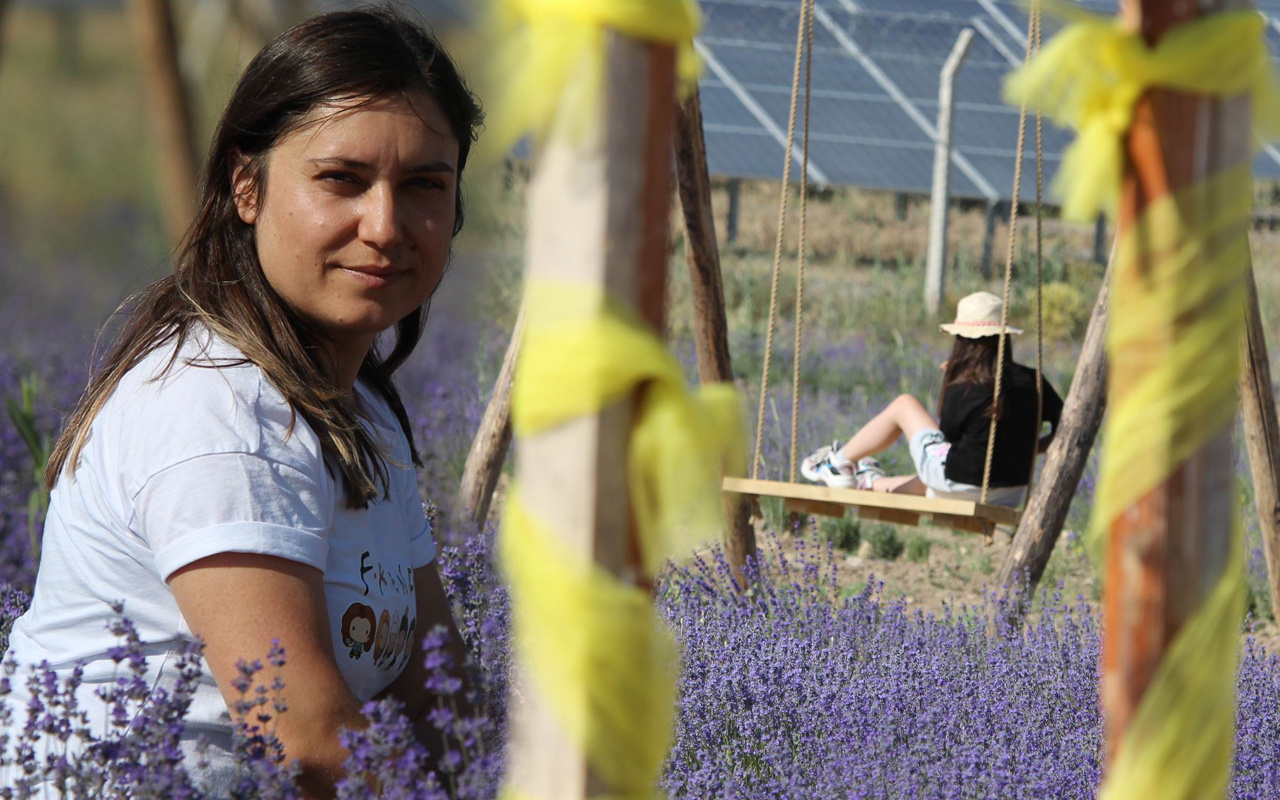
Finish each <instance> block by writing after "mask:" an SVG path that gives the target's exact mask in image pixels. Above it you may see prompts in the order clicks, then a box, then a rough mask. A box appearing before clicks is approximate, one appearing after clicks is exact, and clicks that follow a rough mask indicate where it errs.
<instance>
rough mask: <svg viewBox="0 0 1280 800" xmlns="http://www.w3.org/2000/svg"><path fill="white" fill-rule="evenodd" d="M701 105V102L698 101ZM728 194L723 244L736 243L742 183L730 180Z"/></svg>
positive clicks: (703, 147)
mask: <svg viewBox="0 0 1280 800" xmlns="http://www.w3.org/2000/svg"><path fill="white" fill-rule="evenodd" d="M699 105H701V101H699ZM702 149H703V151H704V152H705V150H706V144H705V143H703V146H702ZM725 188H726V189H727V190H728V193H729V214H728V224H727V226H726V227H727V228H728V230H726V231H725V244H737V243H738V217H739V215H740V214H741V213H742V206H741V202H742V197H741V195H742V181H740V180H738V179H737V178H730V179H729V183H728V185H726V187H725Z"/></svg>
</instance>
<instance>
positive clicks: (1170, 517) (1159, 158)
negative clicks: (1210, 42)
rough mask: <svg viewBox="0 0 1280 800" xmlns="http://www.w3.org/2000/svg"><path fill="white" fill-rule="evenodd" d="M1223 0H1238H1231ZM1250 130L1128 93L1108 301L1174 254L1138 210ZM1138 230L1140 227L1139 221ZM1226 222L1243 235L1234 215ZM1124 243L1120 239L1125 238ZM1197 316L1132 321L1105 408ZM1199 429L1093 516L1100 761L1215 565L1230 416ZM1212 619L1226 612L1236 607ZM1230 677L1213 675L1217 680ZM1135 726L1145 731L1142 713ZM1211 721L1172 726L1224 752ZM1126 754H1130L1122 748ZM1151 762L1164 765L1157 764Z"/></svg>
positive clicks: (1203, 102)
mask: <svg viewBox="0 0 1280 800" xmlns="http://www.w3.org/2000/svg"><path fill="white" fill-rule="evenodd" d="M1227 5H1228V4H1227V3H1219V4H1216V5H1215V6H1214V7H1213V8H1212V9H1210V8H1209V7H1205V8H1204V9H1203V13H1212V10H1218V9H1221V8H1223V7H1225V6H1227ZM1229 5H1230V7H1232V8H1240V7H1247V5H1242V4H1239V3H1234V2H1233V3H1230V4H1229ZM1201 14H1202V9H1201V8H1199V7H1197V5H1196V4H1191V3H1186V4H1182V3H1167V2H1163V0H1126V2H1124V3H1122V15H1123V16H1124V18H1125V20H1126V22H1127V23H1128V24H1129V25H1130V26H1131V27H1132V29H1134V30H1137V31H1140V32H1141V35H1142V36H1143V38H1144V39H1145V40H1146V41H1147V43H1148V44H1154V43H1156V42H1158V41H1159V40H1160V39H1161V38H1162V37H1163V36H1165V35H1166V34H1167V33H1168V32H1169V31H1170V30H1172V29H1174V28H1175V27H1176V26H1178V25H1179V24H1181V23H1186V22H1188V21H1190V20H1193V19H1194V18H1195V17H1197V16H1200V15H1201ZM1250 141H1251V137H1250V133H1249V103H1248V99H1247V97H1244V96H1241V97H1232V98H1226V99H1221V98H1214V97H1209V96H1203V95H1195V94H1189V93H1186V92H1178V91H1173V90H1169V89H1163V88H1158V87H1157V88H1153V89H1151V90H1149V91H1148V92H1147V93H1146V94H1145V95H1144V96H1143V97H1142V98H1141V99H1140V100H1139V101H1138V102H1137V105H1136V106H1135V108H1134V113H1133V117H1132V124H1131V126H1130V128H1129V131H1128V133H1127V134H1126V135H1125V141H1124V152H1125V154H1126V155H1127V158H1126V159H1125V165H1124V185H1123V188H1122V191H1121V195H1120V197H1121V200H1120V215H1119V231H1118V233H1117V238H1118V239H1119V241H1120V245H1119V247H1120V251H1119V253H1118V255H1117V262H1116V267H1115V271H1116V276H1115V279H1114V288H1115V293H1114V295H1113V297H1112V303H1113V304H1114V305H1115V306H1116V308H1117V309H1119V308H1122V307H1124V305H1125V302H1126V300H1125V298H1126V296H1133V297H1135V298H1138V297H1143V296H1145V295H1144V293H1145V292H1148V291H1150V282H1149V281H1146V280H1145V279H1144V276H1149V275H1151V274H1152V273H1153V272H1160V273H1169V272H1171V268H1173V267H1174V262H1170V261H1168V260H1169V259H1173V258H1176V256H1177V253H1176V251H1170V250H1168V249H1166V248H1169V247H1172V246H1173V245H1170V244H1168V243H1166V244H1164V245H1162V246H1158V247H1157V246H1152V245H1151V244H1149V243H1148V242H1147V241H1146V240H1145V239H1144V240H1141V241H1127V240H1126V236H1127V234H1129V232H1130V231H1132V230H1133V229H1134V228H1135V227H1136V226H1137V225H1138V224H1139V222H1140V220H1141V219H1142V218H1143V217H1144V214H1147V213H1148V212H1149V211H1150V210H1151V209H1153V208H1157V207H1158V206H1159V205H1160V204H1162V203H1163V204H1167V203H1168V202H1169V198H1170V197H1171V196H1174V195H1176V194H1178V193H1180V192H1183V191H1185V190H1187V189H1188V187H1191V186H1193V185H1195V184H1197V183H1200V182H1203V181H1207V180H1209V179H1211V178H1213V177H1214V176H1218V175H1221V174H1222V173H1223V172H1225V171H1227V170H1231V169H1233V168H1242V167H1243V165H1245V164H1246V163H1247V161H1248V159H1249V155H1250V153H1249V150H1250ZM1245 168H1247V167H1245ZM1228 194H1229V193H1228V192H1226V191H1223V197H1222V198H1218V199H1219V200H1220V201H1221V202H1223V203H1226V202H1234V201H1235V198H1234V197H1228ZM1212 205H1215V203H1212V202H1194V203H1190V204H1189V205H1188V207H1187V208H1185V209H1182V211H1183V214H1182V216H1181V217H1180V219H1179V221H1178V223H1177V224H1178V226H1179V227H1181V228H1182V229H1183V230H1190V229H1191V228H1192V227H1194V226H1197V225H1203V224H1204V223H1205V222H1206V221H1207V220H1208V218H1209V214H1210V213H1211V212H1212V211H1213V210H1214V209H1212V208H1211V206H1212ZM1245 213H1247V210H1246V212H1245ZM1144 230H1145V231H1147V232H1148V234H1149V235H1150V230H1151V228H1146V229H1144ZM1160 230H1161V232H1162V235H1164V234H1165V233H1167V234H1168V235H1166V236H1165V238H1169V237H1170V236H1173V235H1176V231H1172V232H1166V231H1165V229H1164V228H1161V229H1160ZM1239 233H1240V235H1245V234H1246V233H1247V226H1245V227H1244V228H1243V229H1242V230H1241V231H1240V232H1239ZM1227 235H1234V232H1231V233H1229V234H1227ZM1206 246H1207V247H1215V248H1216V249H1217V250H1219V251H1220V250H1223V249H1225V248H1226V246H1227V245H1226V242H1225V241H1224V242H1215V243H1213V244H1210V243H1206ZM1126 247H1128V248H1131V249H1130V250H1128V251H1127V252H1126ZM1219 261H1221V259H1219ZM1199 264H1200V261H1199V259H1197V261H1196V262H1194V265H1195V267H1197V268H1199ZM1218 266H1222V265H1221V264H1219V265H1218ZM1227 288H1230V287H1224V290H1223V291H1226V290H1227ZM1126 293H1129V294H1128V295H1126ZM1170 302H1171V301H1170ZM1200 312H1201V316H1200V317H1199V318H1198V319H1204V317H1203V315H1204V314H1213V313H1215V310H1214V309H1200ZM1198 319H1193V318H1188V317H1186V316H1185V315H1181V314H1168V315H1165V316H1162V317H1161V318H1159V319H1154V318H1153V319H1152V320H1151V324H1150V325H1149V326H1147V327H1146V328H1145V329H1144V330H1143V331H1141V332H1131V333H1130V334H1129V335H1130V336H1136V335H1139V334H1140V335H1141V337H1142V338H1141V341H1140V342H1138V345H1139V346H1132V347H1126V346H1117V348H1116V349H1113V352H1112V353H1111V357H1112V363H1111V368H1110V375H1109V378H1108V380H1109V382H1110V387H1109V406H1110V408H1111V409H1112V413H1113V414H1118V413H1119V411H1118V409H1119V408H1120V407H1121V406H1122V405H1123V404H1125V403H1126V401H1129V400H1130V397H1129V395H1130V393H1131V392H1132V391H1134V390H1135V388H1138V387H1141V386H1143V385H1144V383H1143V381H1144V379H1146V378H1148V377H1149V376H1150V375H1151V374H1152V371H1153V370H1156V369H1160V368H1161V367H1162V366H1165V365H1167V364H1169V363H1170V362H1168V361H1162V360H1160V358H1159V354H1160V353H1162V352H1166V350H1167V347H1166V345H1167V344H1168V343H1178V342H1182V341H1185V337H1186V336H1188V335H1189V328H1190V326H1191V325H1192V324H1194V323H1195V322H1197V321H1198ZM1147 343H1164V344H1161V345H1160V346H1159V347H1157V348H1156V350H1155V351H1154V355H1153V352H1151V351H1150V348H1146V347H1142V346H1141V345H1144V344H1147ZM1233 344H1234V342H1233ZM1175 346H1176V345H1175ZM1161 348H1164V349H1161ZM1166 355H1167V352H1166ZM1191 368H1192V367H1188V369H1191ZM1196 368H1199V369H1201V370H1203V369H1206V368H1207V366H1206V365H1204V364H1200V365H1197V366H1196ZM1205 435H1206V438H1205V439H1204V443H1203V444H1202V445H1200V446H1199V449H1197V450H1195V451H1194V452H1191V453H1189V454H1188V456H1187V457H1186V458H1185V460H1181V461H1180V463H1178V465H1177V466H1176V467H1174V468H1173V469H1172V472H1170V473H1168V474H1167V477H1165V478H1164V479H1163V480H1161V481H1159V483H1157V484H1156V485H1155V487H1154V488H1153V489H1151V490H1150V491H1148V492H1147V493H1146V494H1145V495H1142V496H1140V497H1137V498H1135V499H1133V500H1132V501H1128V500H1126V501H1125V502H1124V503H1123V507H1122V508H1120V509H1116V512H1117V513H1116V514H1115V516H1114V517H1113V518H1111V519H1108V520H1106V522H1107V524H1108V528H1109V533H1110V535H1109V537H1108V548H1107V556H1106V575H1107V578H1106V591H1105V596H1104V599H1103V614H1104V622H1103V637H1104V639H1103V648H1102V656H1103V679H1102V704H1103V709H1104V713H1105V718H1106V753H1107V760H1108V762H1110V770H1114V769H1115V768H1116V767H1117V764H1118V756H1123V755H1124V752H1123V748H1122V745H1123V744H1125V743H1126V738H1125V736H1126V733H1127V731H1128V730H1129V728H1130V726H1131V724H1133V723H1134V722H1135V720H1136V719H1138V716H1137V711H1138V710H1139V706H1140V704H1141V703H1142V701H1143V698H1144V695H1145V694H1146V693H1147V691H1148V688H1149V687H1150V686H1151V684H1152V682H1153V679H1155V678H1156V677H1157V674H1158V670H1159V669H1160V667H1161V665H1162V662H1164V661H1166V659H1167V657H1168V653H1169V651H1170V649H1171V646H1172V645H1173V644H1174V643H1175V641H1176V639H1177V637H1178V635H1179V633H1180V632H1182V631H1183V630H1185V629H1186V628H1187V625H1188V623H1189V622H1190V621H1191V620H1192V619H1193V617H1195V615H1196V614H1197V612H1199V611H1200V610H1201V609H1202V607H1205V606H1206V603H1207V601H1208V599H1209V597H1210V595H1211V593H1213V592H1214V590H1215V589H1216V588H1217V587H1218V584H1219V580H1220V578H1221V577H1223V576H1224V575H1226V570H1227V568H1228V563H1229V556H1230V552H1231V548H1232V520H1233V512H1234V505H1235V503H1236V502H1237V493H1236V487H1235V471H1234V466H1233V458H1232V448H1231V426H1230V425H1225V426H1223V427H1222V428H1221V429H1217V430H1214V429H1210V430H1208V431H1206V433H1205ZM1126 444H1134V443H1131V442H1130V443H1126ZM1167 444H1168V443H1167V442H1165V441H1164V440H1163V439H1161V440H1160V441H1158V442H1157V441H1153V442H1152V443H1151V446H1152V447H1158V448H1162V449H1161V450H1160V452H1161V457H1163V458H1165V459H1173V458H1174V456H1173V454H1172V453H1171V452H1169V453H1166V452H1165V451H1164V449H1163V448H1165V447H1166V446H1167ZM1114 446H1116V445H1115V443H1109V444H1108V447H1109V452H1110V448H1112V447H1114ZM1130 477H1132V476H1130ZM1223 624H1224V625H1234V624H1235V621H1234V620H1232V621H1229V622H1228V621H1224V622H1223ZM1232 633H1233V634H1234V630H1233V631H1232ZM1229 679H1230V678H1229V677H1228V676H1220V680H1229ZM1146 733H1147V735H1148V736H1154V735H1156V734H1155V732H1154V731H1152V730H1151V729H1150V726H1148V727H1147V729H1146ZM1223 733H1224V731H1222V730H1220V729H1214V730H1210V731H1206V730H1203V729H1201V730H1186V731H1183V732H1181V734H1182V736H1181V738H1185V739H1187V740H1188V741H1193V740H1195V739H1196V738H1197V737H1208V738H1207V739H1206V740H1205V742H1206V744H1207V743H1208V742H1210V741H1212V742H1213V746H1214V747H1215V748H1216V747H1223V746H1225V747H1226V748H1227V752H1228V753H1229V748H1230V742H1229V730H1228V731H1226V732H1225V733H1226V734H1227V741H1226V742H1225V743H1220V742H1218V741H1217V740H1218V739H1219V738H1220V737H1222V735H1223ZM1134 744H1135V745H1137V744H1142V745H1143V746H1150V745H1151V742H1150V741H1148V740H1143V741H1141V742H1139V741H1135V742H1134ZM1218 752H1221V751H1220V750H1219V751H1218ZM1129 766H1130V767H1131V768H1137V767H1134V766H1133V764H1132V762H1129ZM1164 766H1167V765H1164V764H1162V767H1164ZM1130 774H1132V773H1130ZM1224 777H1225V776H1224ZM1108 780H1109V781H1110V778H1109V779H1108ZM1184 791H1187V790H1184ZM1104 796H1106V795H1104ZM1130 796H1132V795H1130ZM1178 796H1179V797H1181V796H1183V795H1182V794H1179V795H1178ZM1185 796H1188V797H1190V796H1193V795H1191V794H1187V795H1185ZM1194 796H1199V797H1204V796H1208V795H1205V794H1199V795H1194ZM1219 796H1220V795H1219Z"/></svg>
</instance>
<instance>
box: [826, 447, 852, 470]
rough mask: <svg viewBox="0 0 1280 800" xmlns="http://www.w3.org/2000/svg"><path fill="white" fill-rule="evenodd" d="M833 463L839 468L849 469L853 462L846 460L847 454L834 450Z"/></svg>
mask: <svg viewBox="0 0 1280 800" xmlns="http://www.w3.org/2000/svg"><path fill="white" fill-rule="evenodd" d="M831 463H832V464H834V465H836V466H837V467H847V466H849V465H851V464H852V463H853V462H852V461H850V460H849V459H848V458H846V457H845V454H844V453H843V452H841V451H840V450H832V451H831Z"/></svg>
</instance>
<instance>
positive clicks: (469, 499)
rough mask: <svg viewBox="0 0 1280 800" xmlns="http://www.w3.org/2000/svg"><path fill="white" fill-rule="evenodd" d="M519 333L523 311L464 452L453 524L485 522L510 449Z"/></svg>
mask: <svg viewBox="0 0 1280 800" xmlns="http://www.w3.org/2000/svg"><path fill="white" fill-rule="evenodd" d="M523 330H524V311H523V310H521V312H520V315H519V316H517V317H516V324H515V328H514V329H513V330H512V331H511V341H510V342H508V344H507V353H506V355H505V356H503V358H502V368H501V369H499V370H498V378H497V380H495V381H494V382H493V394H491V395H490V396H489V405H487V406H485V409H484V416H483V417H481V418H480V428H479V429H478V430H477V431H476V435H475V438H474V439H472V440H471V449H470V450H468V451H467V463H466V464H465V465H464V466H463V468H462V483H461V485H460V486H459V488H458V497H457V500H456V501H455V502H454V507H453V512H452V513H453V517H454V520H455V522H465V523H466V524H469V525H474V526H476V527H480V526H482V525H484V522H485V520H487V519H488V518H489V505H490V503H492V501H493V490H494V488H495V487H497V485H498V478H499V477H500V476H501V475H502V465H503V463H504V462H505V461H506V460H507V450H508V448H510V446H511V380H512V378H513V377H514V376H515V372H516V355H517V354H518V353H519V352H520V340H521V333H522V332H523Z"/></svg>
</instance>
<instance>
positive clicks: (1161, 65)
mask: <svg viewBox="0 0 1280 800" xmlns="http://www.w3.org/2000/svg"><path fill="white" fill-rule="evenodd" d="M1049 9H1050V10H1051V11H1053V13H1056V14H1059V15H1062V16H1065V17H1068V18H1070V19H1072V20H1073V21H1072V22H1071V24H1070V25H1068V26H1067V27H1066V28H1065V29H1064V30H1063V31H1062V32H1061V33H1059V34H1058V35H1057V36H1055V37H1054V38H1053V40H1052V41H1050V42H1049V43H1048V44H1047V45H1045V47H1044V49H1043V50H1042V51H1041V53H1040V54H1039V55H1038V56H1036V58H1035V59H1033V60H1032V61H1031V63H1029V64H1027V65H1026V66H1024V67H1022V68H1020V69H1018V70H1017V71H1015V72H1013V73H1012V74H1010V75H1009V77H1008V78H1007V80H1006V81H1005V87H1004V93H1005V100H1006V101H1007V102H1009V103H1012V104H1015V105H1016V104H1026V105H1027V106H1028V107H1032V108H1034V107H1037V105H1038V107H1039V108H1040V109H1041V110H1042V111H1043V112H1044V113H1045V114H1046V115H1048V116H1049V117H1050V118H1052V119H1053V120H1055V121H1056V122H1058V123H1060V124H1062V125H1070V126H1071V127H1073V128H1075V129H1076V130H1077V131H1078V135H1077V137H1076V140H1075V142H1074V143H1073V144H1072V145H1071V147H1070V148H1069V149H1068V150H1067V152H1066V154H1065V155H1064V157H1063V160H1062V165H1061V167H1060V168H1059V169H1058V173H1057V176H1056V177H1055V178H1054V184H1053V189H1054V191H1055V193H1056V194H1057V195H1058V196H1059V197H1061V198H1062V215H1063V217H1065V218H1067V219H1073V220H1078V221H1084V222H1089V221H1092V220H1093V219H1094V218H1095V217H1096V216H1097V214H1098V212H1099V211H1100V210H1105V211H1107V212H1108V213H1109V214H1112V215H1114V213H1115V210H1116V197H1117V195H1118V192H1119V188H1120V176H1121V169H1122V165H1123V145H1124V142H1123V136H1124V134H1125V132H1126V131H1128V129H1129V123H1130V122H1131V121H1132V118H1133V107H1134V104H1135V103H1136V102H1137V100H1138V98H1139V97H1141V96H1142V94H1143V93H1144V92H1146V91H1147V90H1148V89H1151V88H1155V87H1159V88H1162V89H1177V90H1181V91H1186V92H1193V93H1196V94H1208V95H1214V96H1218V97H1231V96H1234V95H1240V94H1245V93H1248V94H1250V95H1251V96H1252V98H1253V119H1254V127H1255V129H1256V130H1258V131H1259V132H1260V134H1262V135H1264V136H1268V137H1269V136H1270V135H1271V134H1274V133H1276V132H1280V100H1278V99H1277V98H1278V97H1280V95H1277V92H1276V79H1275V71H1274V69H1273V67H1272V66H1271V61H1270V59H1269V58H1268V55H1267V47H1266V40H1265V39H1264V36H1263V34H1264V30H1265V28H1266V21H1265V20H1264V19H1263V18H1262V17H1261V16H1260V15H1259V14H1258V13H1257V12H1255V11H1223V12H1218V13H1214V14H1211V15H1209V16H1206V17H1204V18H1202V19H1198V20H1195V21H1193V22H1188V23H1185V24H1182V25H1179V26H1177V27H1176V28H1174V29H1173V30H1171V31H1169V32H1168V33H1167V34H1165V35H1164V36H1163V37H1161V39H1160V41H1159V42H1157V43H1156V46H1155V47H1154V48H1153V47H1150V46H1148V45H1147V43H1146V42H1145V41H1144V40H1143V38H1142V36H1141V35H1140V34H1138V33H1136V32H1133V31H1129V30H1126V29H1125V28H1124V27H1123V26H1122V23H1121V21H1120V20H1119V19H1116V18H1114V17H1100V16H1095V15H1093V14H1089V13H1088V12H1085V11H1081V10H1079V9H1076V8H1071V7H1069V6H1067V5H1066V4H1065V3H1054V4H1052V5H1051V6H1049Z"/></svg>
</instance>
